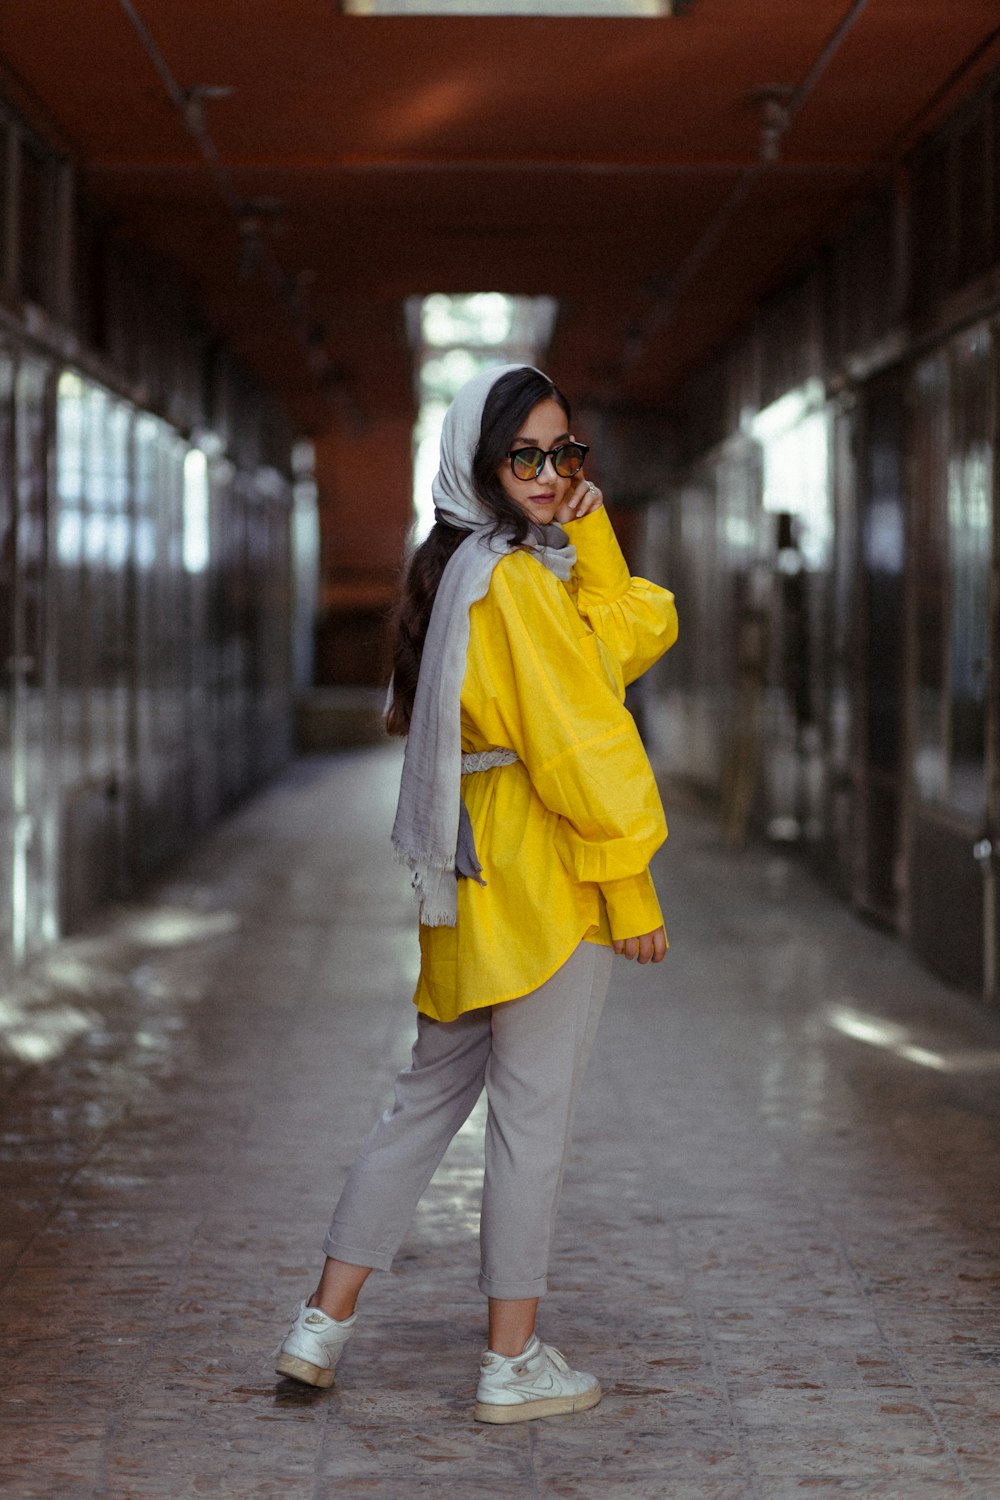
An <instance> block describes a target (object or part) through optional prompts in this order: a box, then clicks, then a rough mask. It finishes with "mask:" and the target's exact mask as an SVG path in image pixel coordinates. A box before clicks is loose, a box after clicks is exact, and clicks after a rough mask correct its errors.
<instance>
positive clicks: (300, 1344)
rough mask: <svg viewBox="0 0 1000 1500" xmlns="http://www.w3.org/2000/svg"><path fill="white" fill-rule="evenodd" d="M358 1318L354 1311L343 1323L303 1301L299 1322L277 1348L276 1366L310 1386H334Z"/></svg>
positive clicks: (298, 1314)
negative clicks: (345, 1348) (339, 1363)
mask: <svg viewBox="0 0 1000 1500" xmlns="http://www.w3.org/2000/svg"><path fill="white" fill-rule="evenodd" d="M357 1321H358V1315H357V1313H352V1314H351V1316H350V1317H349V1318H345V1319H344V1320H343V1322H342V1323H339V1322H338V1321H337V1319H336V1318H328V1317H327V1315H326V1313H325V1312H321V1311H320V1309H319V1308H318V1307H307V1306H306V1304H305V1303H304V1302H301V1303H300V1304H299V1310H298V1313H297V1315H296V1318H295V1322H294V1323H293V1324H292V1326H291V1328H290V1329H289V1330H288V1333H287V1335H286V1337H285V1340H284V1343H282V1344H281V1346H280V1348H279V1349H278V1350H277V1351H276V1352H277V1356H278V1362H277V1364H276V1365H275V1367H274V1368H275V1369H276V1370H277V1372H278V1374H279V1375H290V1376H291V1377H292V1379H293V1380H301V1381H303V1382H304V1384H306V1385H319V1386H328V1385H333V1372H334V1370H335V1369H336V1367H337V1361H338V1359H339V1358H340V1356H341V1354H342V1353H343V1349H344V1345H345V1344H346V1343H347V1340H348V1339H349V1338H350V1336H351V1330H352V1329H353V1328H354V1325H355V1323H356V1322H357Z"/></svg>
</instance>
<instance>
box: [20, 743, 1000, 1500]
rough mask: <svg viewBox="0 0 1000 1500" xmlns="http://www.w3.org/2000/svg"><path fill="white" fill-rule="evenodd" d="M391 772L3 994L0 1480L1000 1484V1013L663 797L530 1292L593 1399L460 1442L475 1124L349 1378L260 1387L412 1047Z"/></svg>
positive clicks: (292, 814) (927, 1490) (432, 1485)
mask: <svg viewBox="0 0 1000 1500" xmlns="http://www.w3.org/2000/svg"><path fill="white" fill-rule="evenodd" d="M398 764H399V762H398V755H397V753H396V751H395V750H394V749H392V748H386V749H384V750H383V749H378V750H370V751H359V752H350V753H344V754H342V755H339V756H332V757H324V758H318V759H315V760H305V761H301V762H299V763H298V764H297V765H295V766H294V767H292V769H291V770H290V771H289V773H288V774H287V775H286V776H285V777H284V778H283V779H282V780H280V781H279V782H277V783H276V784H275V785H274V786H272V787H271V788H270V789H269V790H268V791H266V792H265V793H264V794H263V795H262V796H261V797H259V798H258V799H257V800H256V801H254V802H253V803H252V804H250V805H248V806H246V807H245V808H243V809H242V810H241V811H240V812H239V813H238V814H237V815H236V816H235V817H233V818H232V819H231V820H229V821H228V822H227V823H226V824H225V825H223V826H222V827H220V828H218V829H216V830H214V831H213V832H212V833H211V834H210V835H209V836H208V837H207V838H206V839H205V840H204V841H203V842H202V843H201V844H199V846H198V847H197V848H195V849H194V850H193V851H192V853H191V854H190V856H189V857H188V858H187V860H186V861H185V862H184V863H183V864H182V865H181V866H179V867H176V868H175V869H174V870H173V872H172V873H171V875H170V877H169V878H168V879H166V880H164V881H162V882H161V883H160V884H159V885H158V886H156V887H155V888H153V889H151V890H150V891H149V892H147V894H146V896H145V897H144V899H143V900H142V901H141V902H138V903H136V904H135V905H132V906H129V907H123V908H121V909H119V910H115V911H112V912H110V913H108V914H107V915H106V916H105V917H104V918H102V919H101V921H100V923H99V924H98V925H96V926H95V927H93V928H92V929H91V930H90V931H88V932H87V933H85V934H83V935H81V936H79V937H76V938H74V939H72V940H70V941H67V942H65V943H62V944H60V945H59V947H58V948H57V949H56V950H55V951H54V952H53V953H51V954H49V955H47V956H46V957H45V958H44V959H43V960H41V961H39V963H38V964H36V965H35V967H34V968H33V969H32V970H31V971H30V973H28V974H27V975H24V976H21V977H20V978H19V979H18V980H17V981H16V982H15V983H12V984H11V985H10V986H9V987H8V989H7V990H6V991H5V992H4V994H3V996H2V999H0V1030H2V1040H0V1085H2V1099H3V1103H2V1114H0V1191H2V1195H3V1216H2V1227H0V1276H2V1293H0V1312H2V1321H0V1493H2V1494H3V1495H5V1496H7V1495H9V1496H11V1497H16V1500H29V1497H36V1496H37V1497H43V1496H44V1497H46V1500H49V1497H51V1500H85V1497H88V1500H89V1497H96V1500H154V1497H161V1496H162V1497H170V1500H189V1497H190V1500H194V1497H202V1496H208V1497H211V1496H219V1497H237V1500H243V1497H248V1500H250V1497H253V1500H257V1497H259V1500H268V1497H272V1496H273V1497H275V1500H277V1497H280V1500H324V1497H334V1496H343V1497H348V1500H353V1497H357V1500H365V1497H373V1500H410V1497H414V1500H419V1497H422V1496H427V1497H431V1496H433V1497H434V1500H473V1497H475V1500H479V1497H481V1496H488V1497H490V1500H526V1497H531V1496H545V1497H553V1500H554V1497H565V1500H619V1497H620V1500H1000V1321H998V1314H1000V1233H998V1231H1000V1195H998V1179H1000V1095H998V1090H997V1083H998V1079H1000V1022H998V1020H997V1018H994V1017H991V1016H988V1015H987V1014H985V1013H984V1012H983V1011H982V1010H981V1009H979V1008H978V1007H977V1006H976V1005H975V1004H974V1003H973V1002H972V1001H970V1000H968V999H966V998H963V997H961V996H958V995H956V994H954V993H953V992H951V991H949V990H947V989H946V988H945V987H944V986H942V985H941V984H939V983H938V982H937V981H936V980H935V979H934V978H933V977H932V976H930V975H929V974H927V973H926V972H924V971H923V970H921V969H920V968H919V967H918V966H917V965H916V964H915V963H914V962H913V961H912V960H911V959H910V958H909V957H908V956H907V955H906V953H905V952H904V951H903V949H902V948H901V947H900V946H899V945H898V944H896V943H895V942H893V941H892V940H891V939H889V938H888V937H886V936H885V935H883V934H881V933H878V932H875V931H873V930H871V929H870V928H868V927H866V926H864V925H862V924H861V923H859V922H858V921H857V920H856V919H855V918H854V917H853V916H852V915H851V914H850V913H849V912H848V911H846V910H845V909H844V908H843V907H842V906H840V905H839V904H838V903H837V902H836V901H835V900H834V899H832V898H831V897H830V895H829V894H828V893H827V892H826V891H825V890H824V889H823V888H822V887H821V886H820V885H819V884H817V883H816V882H815V881H813V879H812V878H811V877H810V876H809V874H808V873H807V872H806V871H805V870H804V868H803V866H802V865H801V864H799V863H798V862H796V860H794V859H793V858H789V857H787V856H786V855H785V854H782V853H780V852H776V851H774V850H772V849H769V848H766V847H759V846H758V847H756V848H750V849H747V850H744V851H740V852H737V853H734V852H732V851H730V850H728V849H727V848H726V847H725V846H724V844H723V842H722V840H721V838H720V835H719V833H718V831H717V829H716V827H715V826H714V824H713V823H712V822H711V821H710V820H709V819H708V818H706V816H705V815H704V813H703V812H702V811H700V810H699V809H698V808H697V807H695V806H693V805H690V804H689V803H687V802H685V800H684V799H683V798H681V797H679V796H678V795H672V794H671V790H670V788H669V787H668V788H666V790H665V800H666V802H667V806H668V812H670V813H671V828H672V831H671V838H670V840H669V843H668V845H667V847H666V849H665V850H664V851H663V853H662V855H661V857H660V859H659V862H658V883H659V886H660V890H661V893H662V897H663V902H664V907H665V910H666V913H667V922H668V930H669V932H670V934H671V939H672V943H673V946H672V948H671V951H670V953H669V955H668V958H667V961H666V962H665V963H664V964H663V965H661V966H660V967H659V968H658V969H648V970H643V971H640V970H638V969H636V968H635V967H634V966H630V965H626V964H625V963H624V962H622V963H620V964H619V965H617V966H616V972H615V977H614V982H613V989H612V996H611V1000H610V1002H609V1005H608V1009H607V1012H606V1015H605V1019H604V1022H603V1023H602V1030H601V1034H600V1037H599V1041H598V1047H597V1052H596V1056H595V1060H594V1063H593V1066H592V1069H591V1074H590V1077H589V1079H588V1083H587V1088H586V1091H585V1095H584V1098H583V1100H582V1103H581V1106H580V1111H579V1115H578V1126H577V1132H576V1138H575V1145H574V1149H573V1155H572V1159H571V1162H570V1167H569V1171H568V1173H567V1179H566V1187H565V1193H564V1200H563V1211H562V1214H561V1219H560V1228H559V1235H558V1243H557V1247H556V1255H555V1261H554V1265H553V1271H552V1285H553V1290H552V1293H551V1295H550V1296H549V1297H548V1298H547V1299H546V1302H545V1303H544V1305H543V1315H544V1316H543V1322H542V1332H543V1335H544V1336H545V1337H547V1338H549V1339H550V1340H551V1341H552V1342H554V1343H555V1344H557V1345H558V1346H560V1347H562V1348H563V1349H564V1350H565V1351H566V1352H567V1353H569V1354H570V1355H571V1356H572V1358H573V1359H574V1360H575V1361H576V1362H577V1363H578V1364H580V1365H581V1366H582V1367H584V1368H588V1369H593V1370H595V1371H597V1372H598V1373H599V1374H600V1376H601V1379H602V1382H603V1384H604V1387H605V1391H606V1395H605V1399H604V1401H603V1403H602V1404H601V1405H600V1406H599V1407H598V1408H596V1409H595V1410H594V1411H592V1412H589V1413H587V1414H585V1415H583V1416H581V1417H578V1418H562V1419H552V1420H549V1421H545V1422H536V1423H531V1424H525V1425H523V1426H519V1427H511V1428H490V1427H484V1426H481V1425H478V1424H476V1423H475V1422H474V1421H473V1420H472V1416H471V1407H472V1395H473V1390H474V1385H475V1379H476V1367H477V1363H478V1356H479V1351H480V1348H481V1343H482V1329H483V1314H484V1307H483V1303H482V1299H481V1298H480V1297H479V1294H478V1292H477V1291H476V1289H475V1275H476V1270H477V1246H476V1232H477V1213H478V1203H477V1190H478V1183H479V1174H480V1163H481V1144H480V1135H481V1127H482V1112H481V1108H479V1109H478V1110H477V1113H476V1114H475V1115H474V1116H473V1119H472V1120H471V1121H470V1122H469V1125H468V1126H467V1127H466V1128H465V1129H464V1130H463V1132H462V1133H461V1134H460V1135H459V1137H458V1138H457V1139H456V1141H455V1143H454V1145H453V1146H452V1149H451V1151H450V1152H449V1154H448V1156H447V1157H446V1159H445V1162H444V1164H443V1166H442V1168H441V1170H440V1172H439V1173H438V1175H437V1177H436V1178H435V1180H434V1182H433V1183H432V1185H431V1188H430V1189H429V1191H428V1193H427V1195H426V1197H425V1200H424V1202H423V1203H422V1205H421V1207H420V1209H419V1211H418V1214H417V1217H416V1220H415V1222H414V1224H413V1226H412V1232H411V1233H410V1235H409V1237H408V1239H407V1241H406V1244H405V1246H404V1249H403V1252H402V1253H401V1255H400V1257H399V1259H398V1261H397V1264H396V1266H395V1267H394V1269H393V1272H392V1273H391V1274H389V1275H381V1276H377V1277H375V1278H373V1281H372V1283H371V1284H370V1287H369V1291H368V1293H367V1295H366V1298H365V1301H364V1304H363V1305H364V1316H363V1318H362V1320H361V1322H360V1324H359V1327H358V1331H357V1333H356V1336H355V1338H354V1340H353V1341H352V1343H351V1344H350V1345H349V1346H348V1350H347V1352H346V1354H345V1357H344V1360H343V1362H342V1365H341V1369H340V1372H339V1375H338V1382H337V1386H336V1387H335V1389H334V1390H333V1391H331V1392H325V1393H318V1392H313V1391H310V1390H308V1389H305V1388H303V1387H300V1386H296V1385H295V1384H294V1383H292V1382H289V1381H284V1380H279V1379H277V1378H276V1377H275V1376H274V1375H273V1373H272V1361H271V1351H272V1349H273V1348H274V1346H275V1344H276V1343H277V1342H278V1340H279V1339H280V1337H281V1336H282V1334H283V1332H284V1329H285V1327H286V1325H287V1322H288V1320H289V1317H290V1315H291V1313H292V1311H293V1309H294V1306H295V1304H296V1303H297V1301H298V1299H299V1298H300V1297H301V1296H302V1295H304V1294H305V1293H306V1292H307V1291H308V1290H309V1289H310V1285H311V1279H312V1277H313V1275H314V1272H315V1268H316V1266H317V1264H318V1245H319V1242H320V1240H321V1237H322V1233H323V1230H324V1228H325V1225H326V1221H327V1218H328V1214H329V1209H330V1206H331V1203H332V1201H333V1199H334V1196H335V1194H336V1191H337V1189H338V1186H339V1184H340V1182H341V1181H342V1180H343V1176H344V1174H345V1172H346V1170H347V1167H348V1165H349V1163H350V1161H351V1159H352V1156H353V1153H354V1151H355V1149H356V1148H357V1146H358V1144H359V1142H360V1140H361V1139H362V1138H363V1136H364V1134H365V1132H366V1131H367V1129H368V1127H369V1125H370V1123H371V1121H372V1119H373V1118H374V1116H375V1114H376V1113H377V1111H378V1110H379V1109H380V1108H381V1107H382V1105H383V1103H384V1102H385V1099H386V1097H387V1089H388V1085H389V1082H390V1080H391V1078H392V1075H393V1073H394V1072H395V1071H396V1069H397V1068H398V1067H400V1066H401V1065H403V1064H404V1063H405V1061H406V1058H407V1056H408V1051H409V1043H410V1032H411V1027H412V1010H411V1006H410V1003H409V996H410V993H411V988H412V983H413V979H414V974H415V963H416V941H415V933H414V920H413V919H414V912H413V908H412V905H411V899H412V898H411V896H410V892H409V889H408V883H407V881H406V879H405V876H403V875H402V874H401V872H400V871H399V870H398V868H397V867H396V866H395V865H394V864H393V862H392V859H391V857H390V855H389V851H388V844H387V838H388V829H389V826H390V823H391V818H392V810H393V803H394V794H395V782H396V778H397V776H398Z"/></svg>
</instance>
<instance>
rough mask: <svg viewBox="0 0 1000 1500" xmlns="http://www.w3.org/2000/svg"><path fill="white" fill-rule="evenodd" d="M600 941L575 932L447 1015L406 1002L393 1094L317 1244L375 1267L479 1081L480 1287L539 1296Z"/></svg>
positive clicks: (392, 1249) (598, 978)
mask: <svg viewBox="0 0 1000 1500" xmlns="http://www.w3.org/2000/svg"><path fill="white" fill-rule="evenodd" d="M611 960H612V952H611V949H610V948H604V947H601V946H599V945H597V944H595V943H580V944H579V946H578V947H577V948H576V949H575V950H574V951H573V952H572V953H571V954H570V956H569V958H568V959H567V960H566V962H565V963H564V964H563V966H562V968H560V969H558V970H557V971H556V973H555V974H553V976H552V978H551V979H549V980H548V981H547V982H546V983H545V984H543V985H541V986H540V987H539V988H538V989H537V990H533V991H532V992H531V994H529V995H524V996H522V997H521V998H520V999H518V1000H508V1001H506V1002H505V1003H504V1004H502V1005H490V1006H485V1007H483V1008H482V1009H481V1010H473V1011H468V1012H466V1013H465V1014H464V1015H462V1016H459V1018H458V1019H457V1020H455V1021H432V1020H431V1019H430V1018H429V1017H427V1016H424V1015H418V1017H417V1040H416V1042H415V1043H414V1047H413V1057H412V1061H411V1063H410V1066H409V1067H408V1068H405V1069H404V1070H403V1072H402V1073H400V1074H399V1076H398V1077H397V1079H396V1097H395V1102H394V1103H393V1104H392V1105H390V1107H389V1108H388V1109H387V1110H386V1111H385V1113H384V1114H383V1115H382V1116H381V1118H380V1119H379V1120H378V1121H377V1122H376V1124H375V1126H374V1128H373V1129H372V1131H371V1134H370V1135H369V1137H368V1139H367V1141H366V1142H365V1144H364V1146H363V1147H362V1148H361V1152H360V1154H359V1156H358V1158H357V1160H356V1161H355V1163H354V1166H353V1167H352V1168H351V1171H350V1174H349V1176H348V1178H347V1182H346V1184H345V1186H344V1190H343V1192H342V1193H341V1195H340V1201H339V1202H338V1204H337V1207H336V1209H335V1211H334V1215H333V1220H332V1222H331V1224H330V1228H329V1231H328V1232H327V1236H326V1239H325V1240H324V1242H323V1249H324V1250H325V1252H326V1254H327V1255H331V1256H333V1257H334V1258H335V1259H337V1260H343V1261H347V1262H349V1263H350V1264H351V1265H356V1266H372V1267H373V1268H374V1269H376V1270H381V1271H387V1270H388V1269H389V1267H390V1266H391V1264H392V1260H393V1256H394V1255H395V1253H396V1251H397V1249H398V1248H399V1244H400V1241H401V1240H402V1238H403V1235H404V1234H405V1233H406V1229H407V1226H408V1224H409V1223H410V1220H411V1218H412V1217H413V1213H414V1211H415V1209H416V1206H417V1203H418V1201H419V1199H420V1196H421V1194H422V1193H423V1191H424V1189H425V1188H426V1186H427V1184H428V1183H429V1182H430V1180H431V1177H432V1176H433V1174H434V1170H435V1168H436V1167H437V1165H438V1163H439V1162H440V1160H441V1158H442V1156H443V1155H444V1153H445V1151H446V1149H447V1147H448V1143H449V1142H450V1141H451V1139H452V1137H453V1136H454V1135H455V1133H456V1131H458V1130H459V1129H460V1128H461V1126H462V1125H464V1124H465V1121H466V1120H467V1119H468V1117H469V1115H470V1114H471V1112H472V1108H473V1105H474V1104H475V1103H476V1100H477V1099H478V1098H479V1095H480V1094H481V1093H482V1090H483V1087H484V1086H485V1088H486V1094H487V1098H488V1100H489V1113H488V1117H487V1121H486V1173H485V1177H484V1180H483V1204H482V1215H481V1218H480V1251H481V1256H482V1266H481V1271H480V1276H479V1287H480V1290H481V1291H483V1292H485V1294H486V1295H487V1296H488V1297H504V1298H518V1297H539V1296H541V1295H542V1294H543V1293H544V1292H545V1290H546V1273H547V1270H548V1261H549V1251H550V1248H551V1244H552V1236H553V1231H554V1228H555V1216H556V1207H557V1205H558V1201H559V1190H560V1188H561V1186H562V1177H563V1168H564V1166H565V1161H566V1152H567V1149H568V1146H569V1138H570V1131H571V1128H572V1124H573V1112H574V1109H575V1107H576V1100H577V1095H578V1093H579V1089H580V1084H581V1082H582V1080H583V1075H584V1072H585V1071H586V1067H587V1061H588V1058H589V1056H590V1051H591V1048H592V1046H593V1042H594V1036H595V1034H596V1031H597V1023H598V1021H599V1020H600V1017H601V1010H602V1007H603V1005H604V999H605V996H606V994H607V990H608V982H609V980H610V977H611Z"/></svg>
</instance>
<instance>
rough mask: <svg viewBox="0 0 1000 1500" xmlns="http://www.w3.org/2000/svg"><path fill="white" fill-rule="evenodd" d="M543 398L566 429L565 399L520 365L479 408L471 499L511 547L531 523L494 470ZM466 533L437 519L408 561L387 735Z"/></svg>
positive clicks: (401, 729) (397, 723)
mask: <svg viewBox="0 0 1000 1500" xmlns="http://www.w3.org/2000/svg"><path fill="white" fill-rule="evenodd" d="M548 399H552V400H553V401H557V402H558V403H559V405H560V406H561V407H562V409H563V411H564V412H565V413H566V426H567V428H568V427H569V425H570V410H569V403H568V401H567V400H566V397H565V396H564V395H563V394H562V392H561V391H560V390H559V389H558V388H557V387H556V386H554V385H553V384H552V382H551V381H550V380H549V379H548V377H547V376H545V375H541V374H539V372H538V371H537V370H532V369H530V368H529V367H528V366H525V367H524V368H523V369H520V370H509V371H508V372H507V374H506V375H501V377H500V379H499V380H498V381H497V382H496V384H495V385H493V386H492V387H491V388H490V391H489V394H488V395H487V397H486V403H485V405H484V407H483V419H482V423H481V424H480V429H479V442H478V443H477V444H476V452H475V455H474V457H473V460H472V482H473V488H474V490H475V493H476V498H477V500H479V501H480V502H481V503H482V505H483V507H484V508H485V509H486V511H487V512H488V513H489V515H490V516H492V517H493V520H494V522H495V531H494V534H495V535H496V534H498V533H501V532H502V533H503V534H504V535H505V536H508V537H509V538H510V545H511V547H518V546H520V545H521V543H522V542H523V541H524V540H525V539H526V537H527V536H528V533H529V532H530V531H531V529H532V522H531V520H530V519H529V518H528V516H527V515H525V513H524V511H523V510H521V508H520V507H519V506H517V505H515V504H514V502H513V500H511V499H510V497H509V496H508V495H507V494H505V493H504V489H503V486H502V485H501V483H500V481H499V479H498V478H497V470H498V469H499V468H500V467H501V466H502V465H503V463H504V462H505V461H506V458H507V452H508V450H509V448H510V445H511V443H512V442H513V440H514V438H515V437H516V436H517V432H518V429H519V428H520V427H521V425H522V423H523V422H524V420H525V418H526V417H527V416H528V413H529V412H531V411H533V410H534V408H535V407H536V406H537V405H538V403H539V402H540V401H545V400H548ZM468 534H469V533H468V532H467V531H460V530H459V529H458V528H457V527H455V526H448V525H447V524H446V523H445V522H443V521H438V522H436V523H435V525H434V526H433V527H432V528H431V531H430V534H429V536H428V537H427V539H426V540H425V541H424V542H422V543H421V544H420V546H419V547H418V548H417V550H416V552H414V554H413V557H412V558H411V559H410V565H409V567H408V568H407V570H406V577H405V579H404V581H403V589H402V593H401V595H400V599H399V604H398V605H397V608H396V613H395V617H394V620H393V653H392V669H393V679H392V682H393V687H392V704H391V706H390V708H389V711H388V713H387V714H386V718H385V727H386V729H387V730H388V731H389V733H390V734H398V735H405V734H407V733H408V731H409V728H410V716H411V714H412V713H413V699H414V695H415V693H416V691H417V678H418V676H419V675H420V659H421V657H422V655H423V650H424V640H425V638H426V636H427V627H428V625H429V624H430V618H431V610H432V609H433V608H434V599H435V596H436V594H437V590H438V584H439V583H440V582H441V574H442V573H443V572H444V570H445V566H446V564H447V563H448V560H449V558H450V557H451V555H452V553H453V552H454V551H455V550H456V549H457V548H458V547H459V546H460V545H461V543H462V542H463V541H464V540H465V538H466V537H467V536H468Z"/></svg>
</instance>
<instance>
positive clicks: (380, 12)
mask: <svg viewBox="0 0 1000 1500" xmlns="http://www.w3.org/2000/svg"><path fill="white" fill-rule="evenodd" d="M688 3H689V0H341V5H342V8H343V11H344V14H345V15H348V16H561V17H564V18H566V17H573V16H613V17H619V18H620V19H627V18H630V17H637V16H638V17H651V18H653V17H658V16H671V15H677V14H678V13H679V12H680V11H682V10H685V9H687V7H688Z"/></svg>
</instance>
